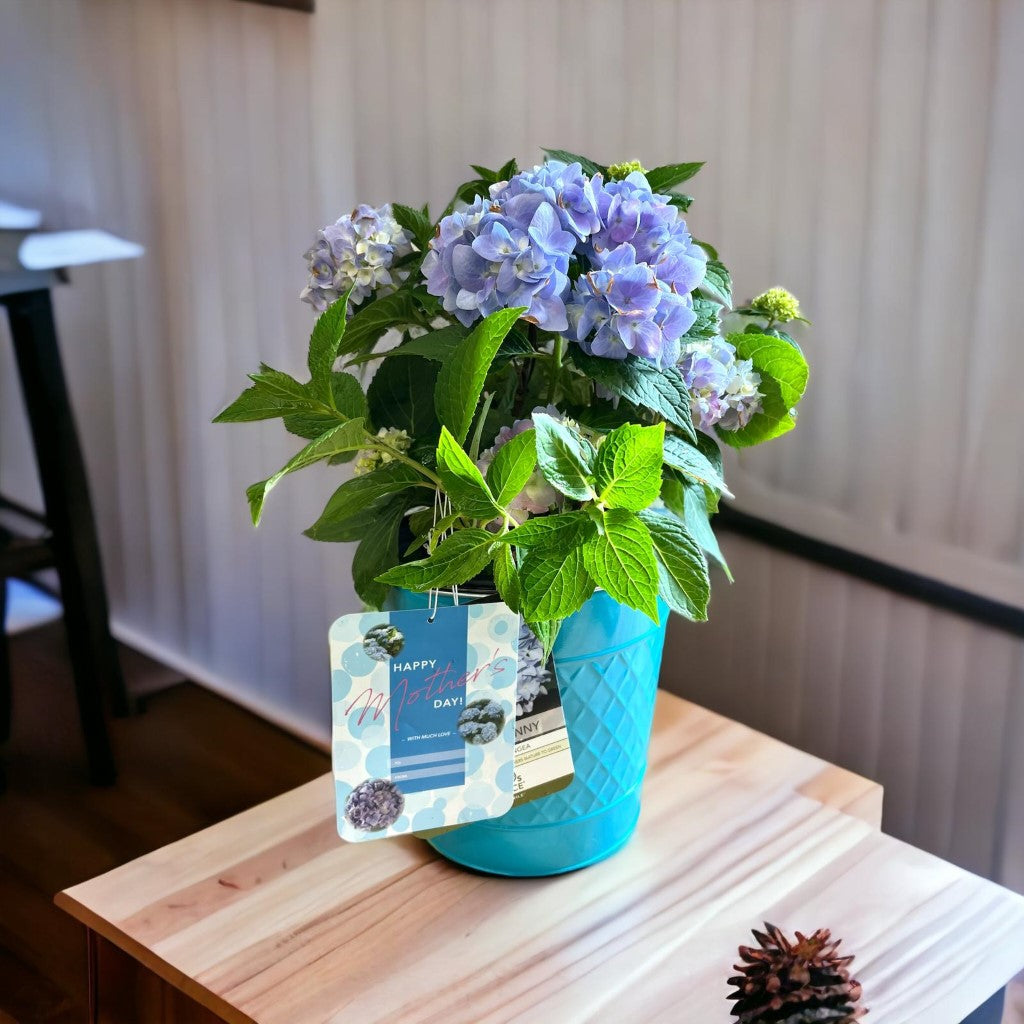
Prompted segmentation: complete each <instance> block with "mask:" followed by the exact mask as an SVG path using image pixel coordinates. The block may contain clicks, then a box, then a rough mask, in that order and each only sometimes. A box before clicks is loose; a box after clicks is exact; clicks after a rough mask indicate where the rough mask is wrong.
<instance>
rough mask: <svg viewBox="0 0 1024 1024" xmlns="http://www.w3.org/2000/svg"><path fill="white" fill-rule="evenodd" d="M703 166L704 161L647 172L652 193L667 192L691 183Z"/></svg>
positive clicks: (669, 165) (671, 165) (664, 166)
mask: <svg viewBox="0 0 1024 1024" xmlns="http://www.w3.org/2000/svg"><path fill="white" fill-rule="evenodd" d="M703 166H704V161H703V160H700V161H698V162H697V163H689V164H664V165H663V166H661V167H655V168H654V169H653V170H650V171H648V172H647V174H646V177H647V184H648V185H650V186H651V191H652V192H667V191H668V190H669V189H670V188H673V187H674V186H676V185H681V184H682V183H683V182H684V181H689V180H690V179H691V178H692V177H693V176H694V175H695V174H696V173H697V172H698V171H699V170H700V169H701V168H702V167H703Z"/></svg>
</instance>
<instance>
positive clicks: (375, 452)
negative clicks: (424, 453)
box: [352, 427, 412, 476]
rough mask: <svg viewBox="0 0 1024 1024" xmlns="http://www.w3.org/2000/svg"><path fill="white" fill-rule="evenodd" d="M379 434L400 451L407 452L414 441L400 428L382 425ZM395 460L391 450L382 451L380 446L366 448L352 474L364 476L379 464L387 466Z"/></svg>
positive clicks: (386, 442) (385, 441)
mask: <svg viewBox="0 0 1024 1024" xmlns="http://www.w3.org/2000/svg"><path fill="white" fill-rule="evenodd" d="M377 436H378V437H379V438H380V439H381V440H382V441H383V442H384V443H385V444H387V445H390V446H391V447H392V448H395V449H397V450H398V451H400V452H407V451H408V450H409V445H410V444H411V443H412V438H410V437H409V435H408V434H407V433H406V432H405V431H404V430H398V429H396V428H395V427H381V428H380V430H378V431H377ZM394 461H395V457H394V456H393V455H392V454H391V452H386V451H381V450H380V449H378V448H364V449H363V450H362V451H361V452H360V453H359V457H358V458H357V459H356V461H355V464H354V465H353V467H352V475H353V476H364V475H365V474H366V473H372V472H373V471H374V470H375V469H376V468H377V467H378V466H386V465H387V464H388V463H389V462H394Z"/></svg>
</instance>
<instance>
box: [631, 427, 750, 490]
mask: <svg viewBox="0 0 1024 1024" xmlns="http://www.w3.org/2000/svg"><path fill="white" fill-rule="evenodd" d="M665 464H666V465H667V466H671V467H672V468H673V469H676V470H678V471H679V472H680V473H682V474H684V475H685V476H688V477H690V479H691V480H696V481H697V482H698V483H701V484H706V485H707V486H708V487H711V488H713V489H714V490H716V491H721V492H722V493H723V494H726V495H728V496H729V497H730V498H731V497H732V492H731V491H730V490H729V489H728V487H726V486H725V479H724V478H723V477H722V473H721V470H719V469H717V468H716V467H715V466H714V465H713V464H712V462H711V460H710V459H708V457H707V456H706V455H705V454H704V453H703V452H702V451H701V450H700V449H699V448H695V447H694V446H693V445H692V444H688V443H687V442H686V441H684V440H683V439H682V438H681V437H676V436H675V435H674V434H669V435H668V436H667V437H666V438H665ZM648 504H650V503H649V502H648ZM645 507H646V506H645Z"/></svg>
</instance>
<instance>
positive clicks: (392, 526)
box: [352, 498, 405, 610]
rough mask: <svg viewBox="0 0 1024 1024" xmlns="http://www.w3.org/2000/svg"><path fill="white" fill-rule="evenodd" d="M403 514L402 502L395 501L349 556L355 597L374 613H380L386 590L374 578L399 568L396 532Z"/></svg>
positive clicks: (385, 597)
mask: <svg viewBox="0 0 1024 1024" xmlns="http://www.w3.org/2000/svg"><path fill="white" fill-rule="evenodd" d="M404 514H405V502H404V501H403V500H402V499H401V498H397V499H395V500H394V501H392V502H389V503H388V504H387V505H386V506H385V507H384V508H383V509H382V510H381V511H380V513H379V515H378V528H377V529H375V530H371V531H370V532H369V533H367V534H366V536H365V537H364V538H363V539H362V541H360V543H359V547H357V548H356V552H355V554H354V555H353V556H352V582H353V583H354V584H355V588H356V593H357V594H358V595H359V596H360V597H361V598H362V599H363V600H364V601H365V602H366V603H367V604H368V605H369V606H370V607H371V608H373V609H375V610H376V609H379V608H381V606H382V605H383V604H384V601H385V600H386V599H387V596H388V587H387V585H386V584H384V583H378V582H377V577H378V576H380V575H381V573H383V572H386V571H387V570H388V569H390V568H391V567H392V566H394V565H397V564H398V531H399V527H400V526H401V523H402V516H403V515H404Z"/></svg>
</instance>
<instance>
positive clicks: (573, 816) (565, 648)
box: [395, 591, 669, 877]
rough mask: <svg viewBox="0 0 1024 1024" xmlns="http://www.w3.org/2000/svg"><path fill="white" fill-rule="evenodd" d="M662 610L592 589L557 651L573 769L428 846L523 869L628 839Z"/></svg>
mask: <svg viewBox="0 0 1024 1024" xmlns="http://www.w3.org/2000/svg"><path fill="white" fill-rule="evenodd" d="M467 596H468V595H467ZM442 602H443V603H451V602H450V601H447V602H445V601H444V598H443V596H442ZM395 606H396V607H398V608H422V607H425V606H426V595H423V594H412V593H408V592H406V591H400V592H397V594H396V601H395ZM668 612H669V610H668V608H667V606H665V605H664V604H662V605H661V606H660V613H661V625H660V626H656V625H654V623H653V622H651V620H650V619H649V618H647V616H646V615H644V614H642V613H641V612H637V611H634V610H633V609H631V608H627V607H625V606H624V605H621V604H619V603H618V602H616V601H613V600H612V598H610V597H609V596H608V595H607V594H606V593H604V592H603V591H598V592H597V593H595V594H594V596H593V597H592V598H591V599H590V600H589V601H588V602H587V603H586V604H585V605H584V606H583V607H582V608H581V609H580V610H579V611H578V612H577V613H576V614H575V615H573V616H572V617H571V618H569V619H567V620H566V621H565V623H564V624H563V626H562V629H561V631H560V633H559V635H558V639H557V641H556V642H555V650H554V658H555V673H556V675H557V677H558V685H559V687H560V689H561V693H562V706H563V708H564V711H565V721H566V727H567V729H568V732H569V746H570V747H571V748H572V756H573V762H574V764H575V768H576V775H575V778H574V779H573V781H572V782H571V783H570V784H569V786H568V787H566V788H565V789H563V790H562V791H561V792H558V793H554V794H552V795H551V796H546V797H541V799H539V800H534V801H533V802H531V803H528V804H523V805H522V806H521V807H516V808H513V809H512V810H511V811H509V812H508V813H507V814H505V815H503V816H502V817H500V818H492V819H490V820H489V821H480V822H474V823H473V824H471V825H465V826H463V827H461V828H458V829H455V830H454V831H452V832H448V833H445V834H444V835H440V836H437V837H436V838H434V839H431V840H430V844H431V846H433V847H434V849H435V850H437V851H438V852H439V853H441V854H443V855H444V856H445V857H447V858H448V859H449V860H453V861H455V862H456V863H458V864H462V865H464V866H465V867H469V868H474V869H476V870H478V871H486V872H488V873H490V874H496V875H510V876H516V877H530V876H538V875H557V874H561V873H563V872H565V871H574V870H576V869H577V868H582V867H586V866H588V865H590V864H595V863H597V862H598V861H600V860H604V859H605V858H606V857H610V856H611V855H612V854H613V853H615V852H616V851H617V850H618V849H620V848H621V847H622V846H624V845H625V844H626V842H627V841H628V840H629V837H630V836H631V835H632V834H633V831H634V829H635V828H636V822H637V818H638V817H639V815H640V787H641V784H642V783H643V778H644V773H645V772H646V770H647V747H648V743H649V742H650V736H651V720H652V718H653V717H654V699H655V695H656V693H657V688H658V673H659V671H660V669H661V652H662V648H663V647H664V643H665V627H666V623H667V621H668Z"/></svg>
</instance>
